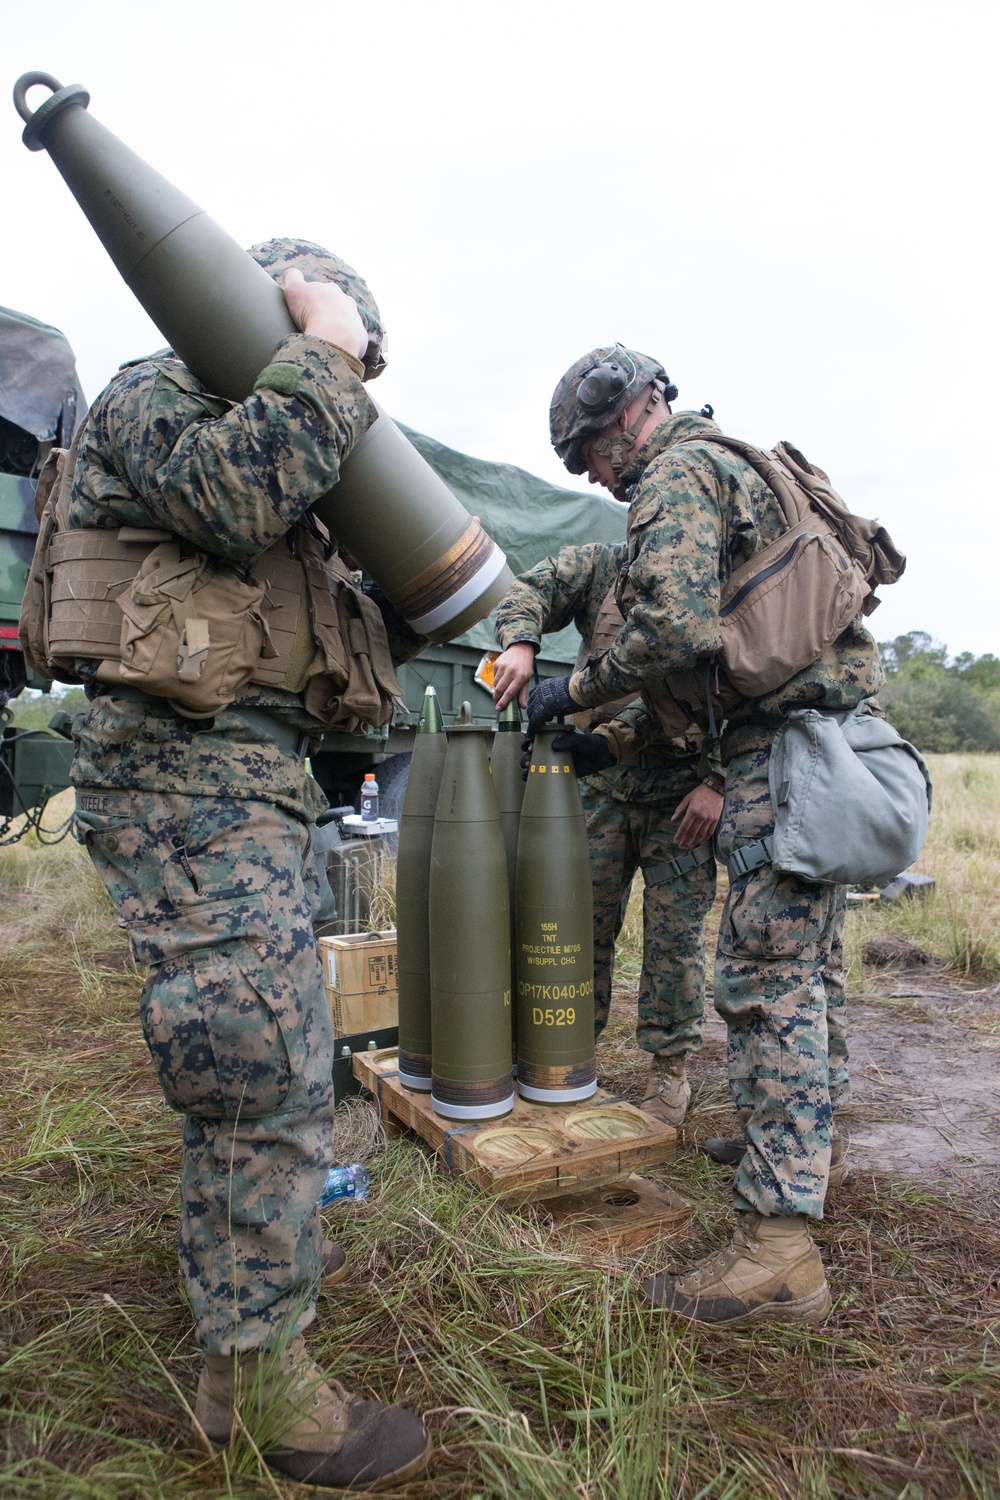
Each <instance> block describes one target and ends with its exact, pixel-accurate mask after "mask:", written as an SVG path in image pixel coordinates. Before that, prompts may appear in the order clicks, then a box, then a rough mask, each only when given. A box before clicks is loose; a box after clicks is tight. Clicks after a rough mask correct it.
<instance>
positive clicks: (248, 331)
mask: <svg viewBox="0 0 1000 1500" xmlns="http://www.w3.org/2000/svg"><path fill="white" fill-rule="evenodd" d="M36 85H38V86H44V87H46V88H49V89H51V90H52V91H53V92H52V94H51V96H50V97H49V98H47V99H46V100H45V102H44V103H43V104H41V105H40V106H39V108H38V109H36V110H34V111H32V110H31V109H30V108H29V106H28V103H27V93H28V90H29V89H31V88H34V87H35V86H36ZM89 103H90V95H89V94H88V93H87V90H86V89H84V88H82V87H81V86H80V85H79V84H71V85H70V86H69V87H67V88H63V87H62V85H61V84H60V83H59V81H58V79H55V78H53V77H52V76H51V75H50V74H48V73H25V74H24V75H23V76H22V77H21V78H19V79H18V81H17V83H16V84H15V86H14V104H15V107H16V109H17V111H18V114H19V115H20V116H21V118H22V119H23V120H24V121H25V122H26V123H25V128H24V132H23V135H22V140H23V141H24V144H25V145H26V146H27V147H28V148H29V150H31V151H40V150H42V149H43V148H44V149H45V150H46V151H48V153H49V155H50V156H51V158H52V160H53V162H54V163H55V165H56V167H57V168H58V170H59V172H60V173H61V174H62V176H63V178H64V179H65V181H66V183H67V185H68V187H69V189H70V191H71V192H72V194H73V196H74V197H75V198H76V200H77V202H78V203H79V205H80V207H81V208H82V209H83V211H84V213H85V214H86V216H87V218H88V219H89V220H90V223H91V225H92V227H93V228H94V230H95V231H96V233H97V236H98V238H99V239H100V241H101V243H102V244H103V246H104V248H105V249H106V250H107V252H108V254H109V255H110V256H111V259H112V260H113V261H114V263H115V265H116V267H117V268H118V270H119V271H120V273H121V275H122V276H123V277H124V279H125V282H126V283H127V285H128V286H129V287H130V288H131V289H132V291H133V292H134V293H135V295H136V297H137V298H138V300H139V302H140V303H141V304H142V306H143V307H144V308H145V310H146V312H147V313H148V314H149V316H150V317H151V318H152V320H153V322H154V323H155V324H156V326H157V328H159V330H160V332H161V333H162V334H163V336H164V338H165V339H166V340H167V342H168V343H169V344H170V347H171V348H172V349H173V350H174V351H175V352H176V353H177V355H178V356H179V357H180V358H181V359H182V360H183V361H184V363H185V364H186V365H187V367H188V369H189V370H191V371H192V373H193V374H195V375H196V376H197V377H198V379H199V380H200V381H201V382H202V383H203V384H204V385H205V386H207V388H208V389H209V390H210V391H214V392H216V394H218V395H220V396H225V397H227V398H228V399H229V400H232V401H243V400H245V399H246V398H247V396H249V394H250V392H251V391H252V390H253V388H254V382H255V381H256V379H257V376H258V375H259V374H260V372H261V370H263V369H264V368H265V366H267V365H268V364H270V362H271V360H272V358H273V356H274V352H275V350H276V349H277V347H278V345H279V344H280V343H281V342H282V340H283V339H286V338H287V337H288V335H289V334H292V333H296V332H297V331H298V330H297V329H296V327H295V324H294V322H293V321H292V317H291V314H290V313H289V311H288V308H287V306H286V305H285V299H284V296H283V295H282V292H281V288H280V287H279V286H278V284H277V282H276V281H274V280H273V278H272V277H271V276H269V275H268V273H267V271H265V270H264V268H263V267H262V266H258V265H257V263H256V262H255V261H254V260H252V259H251V257H250V256H249V255H248V254H247V253H246V251H245V250H243V249H242V248H241V247H240V246H239V245H238V244H237V243H236V241H235V240H234V239H232V238H231V237H230V236H229V235H228V234H227V233H226V232H225V230H224V229H222V228H221V227H220V226H219V225H218V224H216V223H215V221H214V220H213V219H210V218H209V216H208V214H206V213H205V212H204V210H203V209H201V208H199V206H198V205H197V203H194V202H193V201H192V200H191V199H190V198H188V197H187V196H186V195H185V194H184V193H181V192H179V191H178V189H177V188H175V187H174V185H173V184H172V183H170V182H168V181H167V179H166V178H165V177H161V176H160V174H159V172H156V171H154V169H153V168H152V167H151V166H149V165H148V163H147V162H144V161H143V160H142V158H141V157H140V156H137V155H136V154H135V152H134V151H130V150H129V148H128V147H127V146H126V145H125V144H124V142H122V141H120V140H119V139H118V137H117V136H115V135H113V134H112V132H111V131H110V130H107V129H105V127H104V126H103V125H102V124H101V123H100V121H98V120H95V119H94V117H93V116H92V115H90V114H89V113H88V111H87V106H88V104H89ZM316 511H317V514H318V515H319V516H320V518H321V519H322V520H323V521H324V522H326V524H327V525H328V526H329V528H330V530H331V532H332V534H333V535H334V536H335V537H336V538H337V540H338V541H339V542H340V543H341V544H342V545H343V546H344V547H345V548H346V549H347V550H348V551H349V552H350V553H351V554H352V555H353V556H354V557H355V558H356V559H357V560H358V562H359V563H360V564H361V565H362V567H364V568H365V569H366V570H367V571H368V572H369V573H370V574H371V576H372V577H373V578H374V579H375V580H376V581H377V582H378V583H379V584H381V586H382V588H383V589H384V590H385V592H386V593H387V594H388V596H389V598H390V599H392V601H393V603H394V604H395V605H396V606H397V608H398V609H399V610H400V612H401V613H402V615H403V616H404V618H405V619H406V620H407V621H408V622H409V624H410V625H411V626H412V627H413V629H414V630H416V631H417V632H418V633H419V634H420V635H426V636H429V637H430V639H431V640H434V641H446V640H451V639H452V637H453V636H455V635H459V634H461V632H462V631H463V630H467V629H468V628H469V626H470V625H473V624H475V623H476V621H477V620H481V619H483V617H484V616H485V615H487V614H488V613H489V611H490V610H491V609H492V608H493V606H494V605H495V604H497V603H499V601H500V599H501V598H502V597H503V595H504V594H505V593H506V591H507V589H508V588H509V587H510V585H511V584H512V583H513V581H514V580H513V577H512V575H511V572H510V569H509V568H508V567H507V562H506V558H505V557H504V554H503V552H502V551H501V549H500V548H499V547H497V546H496V544H495V543H494V542H493V541H492V540H491V538H490V537H489V536H488V535H487V533H486V532H485V531H484V530H483V528H482V526H480V524H479V522H478V521H473V519H472V517H471V516H470V515H469V513H468V511H467V510H466V509H465V507H464V506H463V505H462V504H461V503H460V502H459V501H458V500H457V499H456V498H455V496H454V495H453V494H452V493H451V490H449V488H448V486H447V485H446V484H445V482H444V480H443V479H441V477H440V476H439V475H438V474H436V473H435V471H434V470H433V469H432V468H431V466H430V464H428V463H427V462H426V461H425V460H424V459H423V458H422V457H421V456H420V454H419V453H418V452H417V450H416V449H415V448H414V447H413V445H412V443H410V442H409V441H408V440H407V439H406V438H405V437H404V436H403V434H402V433H401V432H400V430H399V428H398V427H396V426H395V424H394V423H393V422H392V421H391V420H390V418H389V417H387V416H386V415H385V413H384V412H382V411H380V412H379V416H378V418H377V420H376V421H375V422H374V423H373V424H372V426H371V427H369V428H368V430H367V431H366V432H365V433H364V434H363V436H362V437H361V438H360V439H359V441H358V442H357V443H356V444H355V446H354V449H353V450H352V452H351V453H349V454H348V456H347V457H346V458H345V459H344V461H343V464H342V466H341V471H340V478H339V480H338V483H337V484H336V485H335V486H334V488H333V489H332V490H330V491H328V493H327V494H326V495H324V496H318V497H317V500H316Z"/></svg>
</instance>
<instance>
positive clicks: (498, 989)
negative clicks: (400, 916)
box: [430, 703, 514, 1120]
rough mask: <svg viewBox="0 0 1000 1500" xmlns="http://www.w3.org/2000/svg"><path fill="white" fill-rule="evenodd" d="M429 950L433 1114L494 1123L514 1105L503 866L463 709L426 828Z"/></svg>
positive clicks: (480, 738) (482, 763) (484, 771)
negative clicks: (430, 833) (430, 827)
mask: <svg viewBox="0 0 1000 1500" xmlns="http://www.w3.org/2000/svg"><path fill="white" fill-rule="evenodd" d="M486 732H487V733H488V731H486ZM430 949H431V1011H432V1015H431V1050H432V1057H433V1076H434V1084H433V1089H432V1092H431V1102H432V1104H433V1106H434V1109H435V1110H436V1111H437V1113H438V1114H439V1115H445V1116H446V1117H447V1118H448V1119H452V1120H488V1119H492V1118H493V1117H494V1116H496V1115H504V1114H506V1113H507V1112H508V1111H509V1110H510V1109H511V1108H512V1107H513V1104H514V1084H513V1079H512V1077H511V1064H512V1057H511V1041H510V1005H511V993H510V910H509V903H508V899H507V866H506V861H505V859H504V850H503V834H502V832H501V830H500V810H499V808H498V806H497V799H496V793H495V792H494V790H493V778H492V776H491V775H490V763H489V760H488V759H487V756H486V742H485V738H484V731H483V730H482V729H480V728H479V727H478V726H477V725H475V724H473V723H472V710H471V709H470V707H469V705H468V704H467V703H463V705H462V722H460V723H459V724H458V725H457V726H456V727H455V728H453V729H449V731H448V754H447V757H446V759H445V763H444V774H443V776H442V778H441V791H440V793H439V795H438V805H437V816H436V817H435V819H434V839H433V843H432V845H431V879H430Z"/></svg>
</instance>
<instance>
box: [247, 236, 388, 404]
mask: <svg viewBox="0 0 1000 1500" xmlns="http://www.w3.org/2000/svg"><path fill="white" fill-rule="evenodd" d="M247 253H248V254H249V255H252V256H253V258H254V260H255V261H256V262H257V264H258V265H259V266H263V267H264V270H265V271H269V272H270V274H271V275H272V276H273V277H274V279H275V281H277V280H278V279H279V277H280V276H281V274H282V272H283V271H288V270H290V269H292V268H294V269H295V270H296V271H301V272H302V274H303V276H304V277H305V278H306V280H307V281H332V282H335V283H336V285H337V286H339V287H340V290H341V291H342V292H346V293H347V295H348V296H349V297H353V298H354V300H355V302H356V303H357V306H358V312H359V313H360V314H361V321H362V323H364V325H365V327H366V328H367V330H368V335H369V337H368V349H367V352H366V354H365V357H364V366H365V379H366V380H374V379H375V377H376V375H381V373H382V371H383V370H384V369H385V364H386V361H385V354H386V352H387V350H388V347H389V340H388V338H387V336H386V332H385V329H384V327H383V325H382V315H381V313H380V312H379V310H378V303H377V302H376V301H375V298H374V297H373V296H372V294H371V292H370V291H369V290H368V284H367V282H366V281H365V279H364V277H363V276H359V275H358V273H357V271H355V269H354V267H353V266H349V265H348V264H347V262H346V260H341V258H340V256H339V255H334V254H333V253H332V251H330V250H324V249H323V246H322V245H314V244H313V242H312V241H311V240H295V239H278V240H263V241H262V242H261V243H260V244H259V245H251V246H250V249H249V251H248V252H247Z"/></svg>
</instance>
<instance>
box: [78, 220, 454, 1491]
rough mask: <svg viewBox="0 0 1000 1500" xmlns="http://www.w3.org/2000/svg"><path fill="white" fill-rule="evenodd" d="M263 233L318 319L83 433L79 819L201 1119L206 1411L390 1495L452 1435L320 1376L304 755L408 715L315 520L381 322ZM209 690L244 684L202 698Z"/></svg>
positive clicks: (350, 293) (322, 1072) (377, 635)
mask: <svg viewBox="0 0 1000 1500" xmlns="http://www.w3.org/2000/svg"><path fill="white" fill-rule="evenodd" d="M250 253H251V254H252V255H253V256H254V258H255V259H256V260H257V261H258V262H259V264H261V265H263V266H264V267H265V268H266V269H267V270H268V271H269V272H270V273H271V274H272V275H273V276H274V277H275V278H277V279H281V281H282V286H283V290H284V293H285V298H286V301H287V303H288V307H289V311H290V312H291V314H292V317H293V319H294V321H295V323H296V326H297V328H298V329H300V330H301V331H300V332H296V333H294V334H292V335H290V336H289V337H288V338H286V339H285V340H284V342H283V343H282V344H281V346H280V347H279V348H278V349H277V351H276V352H275V354H274V357H273V359H272V361H271V363H270V364H269V365H268V366H267V367H266V368H265V369H263V370H261V372H260V374H259V376H258V378H257V381H256V385H255V387H254V390H253V392H252V393H251V395H250V396H249V397H248V398H247V399H246V400H245V401H242V402H232V401H227V400H223V399H221V398H219V397H217V396H215V395H213V394H212V393H210V392H209V391H208V390H206V389H205V388H204V387H203V386H202V385H200V384H199V382H198V381H197V380H196V379H195V378H194V377H193V376H192V375H191V373H190V371H189V370H187V368H186V367H185V366H184V365H183V364H182V363H181V362H180V361H179V360H178V359H177V358H176V357H175V356H174V355H172V354H171V353H170V352H169V351H165V352H163V353H161V354H159V355H155V356H153V357H151V358H148V359H143V360H139V361H137V362H134V363H132V364H129V365H126V366H124V367H123V368H122V369H121V370H120V371H119V373H118V374H117V375H116V376H115V378H114V379H113V380H112V381H111V383H110V385H109V386H108V387H107V389H106V390H105V391H104V392H103V393H102V394H101V395H100V396H99V397H98V399H97V401H96V402H95V403H94V406H93V407H92V409H91V411H90V414H89V416H88V418H87V422H86V425H85V427H84V428H83V430H82V435H81V440H80V443H79V455H78V459H77V463H76V469H75V477H74V479H73V483H72V490H71V493H70V494H69V496H68V504H65V503H64V504H63V505H62V511H61V514H60V525H59V529H58V532H57V534H56V535H55V537H54V538H53V540H52V544H51V546H52V549H53V550H52V553H51V556H52V558H53V559H55V565H54V577H55V579H56V585H54V587H53V594H57V595H58V596H59V597H58V599H56V600H55V602H54V603H53V605H52V610H53V619H55V618H56V615H58V621H59V624H58V632H59V633H60V636H61V639H62V640H63V642H66V641H67V640H69V641H74V642H75V649H74V650H73V652H72V654H73V657H74V659H75V669H76V672H77V674H78V675H79V677H80V679H82V680H83V682H84V683H85V686H86V690H87V694H88V697H89V698H90V706H89V708H88V710H87V711H86V712H85V713H84V714H83V715H82V716H81V717H80V718H78V719H77V721H76V723H75V726H74V732H75V738H76V746H77V748H76V757H75V760H74V763H73V772H72V779H73V783H74V785H75V787H76V797H77V822H78V826H79V831H80V837H81V838H82V839H83V841H84V842H85V843H86V845H87V848H88V849H89V852H90V855H91V858H92V859H93V862H94V864H95V866H96V868H97V870H98V871H99V873H100V875H101V878H102V880H103V881H104V884H105V885H106V887H107V889H108V891H109V893H110V895H111V897H112V900H113V901H114V903H115V906H116V907H117V909H118V912H119V914H120V917H121V919H122V921H123V923H124V925H125V927H126V928H127V930H128V933H129V937H130V940H131V944H132V949H133V952H134V955H135V958H136V961H137V963H139V964H140V965H142V966H144V967H147V968H148V976H147V979H146V982H145V985H144V988H143V992H142V1004H141V1018H142V1026H143V1031H144V1033H145V1037H146V1041H147V1043H148V1045H149V1050H150V1054H151V1057H152V1060H153V1065H154V1067H155V1069H156V1072H157V1075H158V1077H159V1080H160V1083H161V1086H162V1088H163V1092H164V1095H165V1097H166V1100H167V1102H168V1104H169V1105H170V1106H171V1107H172V1108H174V1109H176V1110H178V1111H179V1112H180V1113H181V1114H182V1115H183V1117H184V1122H183V1157H182V1168H181V1185H180V1211H181V1228H180V1262H181V1272H182V1277H183V1282H184V1286H185V1289H186V1292H187V1297H188V1300H189V1302H190V1305H191V1308H192V1311H193V1314H194V1318H195V1324H196V1334H197V1340H198V1344H199V1347H200V1348H201V1350H202V1352H203V1354H204V1363H203V1366H202V1371H201V1377H200V1380H199V1384H198V1394H197V1400H196V1403H195V1416H196V1418H197V1421H198V1423H199V1424H200V1426H201V1428H202V1430H203V1431H204V1433H205V1434H207V1436H208V1437H209V1438H210V1439H211V1440H212V1442H213V1443H215V1444H217V1445H224V1444H226V1443H227V1442H228V1441H229V1438H230V1434H231V1432H233V1431H235V1430H236V1429H237V1427H238V1426H239V1425H240V1423H242V1424H245V1426H246V1428H247V1430H249V1432H250V1435H251V1437H252V1438H253V1439H254V1442H255V1443H256V1445H257V1448H258V1449H259V1450H260V1451H261V1452H262V1453H263V1454H264V1456H265V1458H266V1461H267V1463H268V1464H269V1466H270V1467H271V1468H273V1469H274V1470H276V1471H278V1472H280V1473H281V1474H283V1475H287V1476H289V1477H290V1478H292V1479H295V1480H299V1481H308V1482H310V1483H312V1484H318V1485H322V1486H326V1487H333V1488H342V1487H348V1486H354V1485H357V1486H359V1487H368V1486H370V1485H373V1484H376V1483H378V1484H384V1483H386V1482H389V1481H390V1480H392V1479H395V1480H396V1481H399V1482H401V1481H403V1480H404V1479H406V1478H408V1477H409V1476H410V1475H412V1474H414V1473H416V1472H417V1471H418V1470H419V1469H421V1468H423V1466H424V1464H425V1463H426V1460H427V1456H428V1453H429V1451H430V1439H429V1437H428V1435H427V1432H426V1429H425V1428H424V1425H423V1423H422V1421H421V1420H420V1418H419V1417H418V1416H416V1415H415V1414H413V1413H411V1412H408V1411H405V1410H403V1409H401V1408H399V1407H393V1406H386V1405H383V1404H382V1403H380V1402H378V1401H367V1400H362V1399H360V1398H359V1397H356V1396H353V1395H352V1394H350V1393H349V1392H348V1391H346V1390H345V1389H344V1388H343V1386H341V1385H340V1384H339V1383H338V1382H337V1381H336V1380H333V1379H327V1378H325V1377H324V1376H323V1374H322V1373H321V1372H320V1370H319V1369H318V1368H317V1367H316V1366H315V1365H314V1364H313V1363H312V1361H311V1359H310V1357H309V1355H308V1353H307V1352H306V1349H305V1345H304V1342H303V1337H302V1331H303V1329H304V1328H305V1327H306V1326H307V1325H308V1324H309V1323H310V1322H311V1321H312V1319H313V1318H314V1316H315V1308H316V1298H317V1293H318V1289H319V1287H320V1283H321V1279H322V1278H323V1277H324V1275H326V1276H333V1277H339V1276H340V1275H342V1274H343V1268H344V1260H345V1257H344V1255H343V1252H342V1251H341V1250H340V1249H339V1247H336V1246H333V1245H332V1244H330V1243H329V1242H324V1241H323V1236H322V1228H321V1223H320V1216H319V1210H318V1207H317V1203H318V1199H319V1197H320V1193H321V1191H322V1189H323V1185H324V1181H325V1177H326V1173H327V1170H328V1168H329V1166H330V1164H331V1162H332V1160H333V1107H334V1101H333V1089H332V1081H331V1072H332V1063H333V1037H332V1030H331V1022H330V1014H329V1008H328V1005H327V1001H326V998H325V994H324V987H323V979H322V972H321V968H320V963H319V957H318V952H317V946H316V941H315V938H314V935H313V928H312V925H311V919H312V917H313V916H314V915H315V913H316V910H317V908H318V906H319V904H320V899H321V892H320V888H319V882H318V879H317V869H316V864H315V863H314V861H313V859H312V858H311V853H310V819H311V810H312V809H313V808H314V802H313V801H312V795H311V790H310V784H309V779H308V777H307V772H306V764H305V761H306V755H307V753H308V749H309V744H310V741H311V740H313V741H314V740H315V739H316V738H317V737H318V736H319V735H320V734H321V733H322V732H323V731H324V729H329V728H332V727H340V728H342V729H354V728H356V727H357V725H358V724H359V723H362V722H368V723H380V722H386V721H387V720H388V718H389V715H390V713H391V705H392V699H393V696H394V694H395V693H396V692H397V691H398V684H397V683H396V679H395V674H394V673H393V671H392V662H391V659H390V656H391V651H390V645H389V638H388V636H387V632H386V628H385V623H384V620H383V615H382V613H381V612H380V608H379V607H376V604H375V603H373V601H372V599H371V598H369V597H367V596H366V595H365V594H364V593H363V592H362V590H361V588H360V586H359V585H358V584H357V583H356V581H355V579H354V577H353V575H352V574H351V573H350V571H349V569H348V567H345V565H344V563H343V562H342V561H341V560H340V559H339V558H338V555H337V551H336V539H335V538H331V537H329V536H328V535H327V534H326V533H325V531H324V530H323V528H322V527H320V526H319V525H318V523H317V522H316V521H315V520H314V519H313V517H312V516H311V513H310V506H311V505H312V503H313V502H314V501H315V500H316V499H318V498H319V497H320V496H321V495H323V494H324V493H325V492H326V491H327V490H329V489H330V488H331V486H332V485H334V484H335V483H336V481H337V478H338V474H339V470H340V464H341V462H342V460H343V459H344V458H345V457H346V456H347V454H348V453H349V452H350V451H351V448H352V446H353V445H354V444H355V443H356V442H357V441H358V439H359V438H360V437H361V436H362V435H363V434H364V433H365V432H366V430H367V429H368V428H369V427H370V426H371V424H372V423H373V422H374V420H375V417H376V409H375V406H374V405H373V403H372V401H371V399H370V397H369V396H368V394H367V391H366V389H365V381H366V380H367V379H369V378H371V377H372V376H373V375H375V374H377V373H378V372H379V370H380V369H381V368H382V364H383V360H382V344H383V330H382V324H381V319H380V315H379V311H378V308H377V306H376V304H375V301H374V299H373V298H372V296H371V293H370V292H369V290H368V288H367V286H366V285H365V283H364V281H363V280H362V279H361V277H360V276H358V275H357V274H356V273H355V272H354V271H352V269H351V268H350V267H349V266H347V265H346V264H345V263H344V262H343V261H341V260H339V259H338V258H337V257H336V256H333V255H331V254H330V253H329V252H327V251H325V250H323V249H321V248H320V247H319V246H316V245H312V244H310V243H308V242H306V241H296V240H271V241H268V242H266V243H265V244H263V245H258V246H255V247H254V248H253V250H252V251H251V252H250ZM307 278H308V279H307ZM57 509H59V507H58V506H57ZM63 581H65V582H66V588H63ZM67 599H69V600H70V602H71V605H72V609H73V610H74V611H75V613H74V614H73V615H72V618H69V619H68V617H67V610H68V609H69V608H70V605H69V604H67V603H66V601H67ZM60 601H62V602H61V603H60ZM116 601H117V602H116ZM116 610H117V611H118V613H117V615H116V616H115V615H114V611H116ZM109 611H110V612H111V614H110V615H109ZM122 613H124V614H125V616H126V618H127V621H128V625H127V629H126V630H125V632H124V634H123V633H122V631H121V628H120V622H121V615H122ZM387 614H388V618H389V623H390V626H391V627H392V631H394V630H395V626H396V624H397V623H398V622H396V621H394V620H393V619H392V616H391V612H388V611H387ZM112 618H113V620H114V621H116V622H117V623H112V624H109V620H110V619H112ZM414 639H415V638H414ZM64 649H65V646H64ZM410 649H411V650H412V649H414V648H413V645H412V643H411V646H410ZM248 653H249V655H248ZM395 654H396V657H397V659H401V656H400V652H399V650H397V651H396V653H395ZM248 679H249V680H248ZM227 684H229V686H227ZM199 693H204V694H205V695H207V696H209V698H210V700H211V699H213V698H214V701H216V702H217V703H221V706H216V707H215V708H214V709H213V710H211V711H207V710H205V709H202V710H198V709H197V708H194V707H192V704H193V703H194V702H196V701H197V695H198V694H199ZM237 1414H238V1416H239V1422H238V1421H237Z"/></svg>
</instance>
